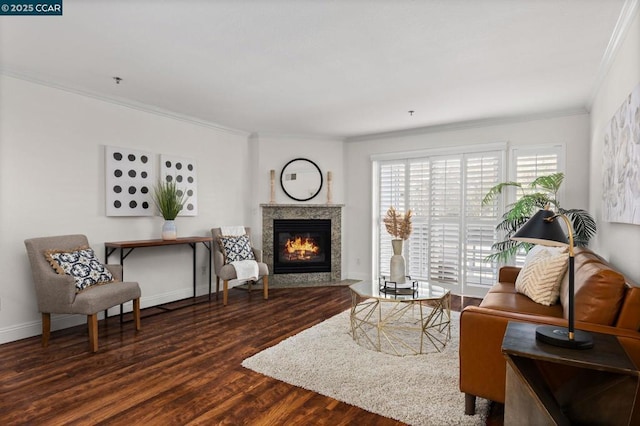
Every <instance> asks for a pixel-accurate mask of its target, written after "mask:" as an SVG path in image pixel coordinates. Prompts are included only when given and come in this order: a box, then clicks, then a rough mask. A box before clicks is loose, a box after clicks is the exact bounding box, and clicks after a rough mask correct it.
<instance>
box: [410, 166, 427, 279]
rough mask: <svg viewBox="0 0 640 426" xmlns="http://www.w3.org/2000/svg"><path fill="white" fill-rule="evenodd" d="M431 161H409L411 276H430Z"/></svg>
mask: <svg viewBox="0 0 640 426" xmlns="http://www.w3.org/2000/svg"><path fill="white" fill-rule="evenodd" d="M429 188H430V162H429V160H428V159H418V160H413V161H411V162H410V163H409V208H410V209H411V211H412V213H413V219H412V223H413V232H412V233H411V236H410V237H409V240H408V241H407V242H408V247H407V249H408V250H407V252H408V254H407V256H408V257H407V271H408V272H407V273H408V275H409V276H411V277H416V278H418V277H428V276H429V217H430V215H429V207H430V204H431V203H430V197H429Z"/></svg>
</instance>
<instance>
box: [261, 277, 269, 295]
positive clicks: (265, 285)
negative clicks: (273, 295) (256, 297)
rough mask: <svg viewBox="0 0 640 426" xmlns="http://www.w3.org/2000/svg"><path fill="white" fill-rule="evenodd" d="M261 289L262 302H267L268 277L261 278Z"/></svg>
mask: <svg viewBox="0 0 640 426" xmlns="http://www.w3.org/2000/svg"><path fill="white" fill-rule="evenodd" d="M262 288H263V290H262V292H263V296H264V300H267V299H268V298H269V275H265V276H264V277H262Z"/></svg>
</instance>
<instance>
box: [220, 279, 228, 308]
mask: <svg viewBox="0 0 640 426" xmlns="http://www.w3.org/2000/svg"><path fill="white" fill-rule="evenodd" d="M228 293H229V281H227V280H223V281H222V304H223V305H224V306H227V296H228Z"/></svg>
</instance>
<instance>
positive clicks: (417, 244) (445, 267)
mask: <svg viewBox="0 0 640 426" xmlns="http://www.w3.org/2000/svg"><path fill="white" fill-rule="evenodd" d="M505 153H506V146H500V147H498V146H497V145H494V149H493V150H490V149H487V150H486V151H482V150H478V152H467V153H464V152H457V153H450V154H446V153H445V154H443V153H442V151H441V152H437V154H435V153H434V155H425V156H417V155H416V156H414V157H411V158H401V159H393V160H386V159H385V160H380V161H377V165H378V168H377V170H378V172H379V182H378V184H379V189H378V190H379V194H377V195H378V200H379V203H380V204H379V205H378V206H377V208H376V210H377V214H378V215H379V221H378V225H379V228H378V235H377V238H378V247H379V252H378V271H379V274H380V276H388V274H389V262H390V259H391V256H392V250H391V236H389V234H388V233H387V232H386V228H385V226H384V223H383V221H382V220H383V218H384V215H385V214H386V212H387V209H388V208H389V206H394V207H395V208H396V209H397V210H398V211H399V212H401V213H403V214H404V212H405V211H406V210H407V209H411V210H412V212H413V218H412V224H413V232H412V234H411V236H410V238H409V239H408V240H407V241H406V243H405V244H404V255H405V259H406V263H407V274H408V275H409V276H411V278H412V279H417V280H423V281H429V282H432V283H434V284H442V285H444V286H446V287H448V288H450V289H455V290H456V291H462V293H461V294H473V295H480V296H482V295H484V293H485V292H486V289H487V288H488V287H490V286H491V285H493V284H494V283H495V282H496V280H497V267H496V265H495V264H492V263H485V262H484V259H485V258H486V257H487V256H488V255H489V254H491V246H492V244H493V243H494V242H495V241H497V235H496V232H495V226H496V224H497V223H498V222H499V218H500V216H501V213H502V212H501V210H500V205H499V204H498V202H497V201H496V202H495V203H493V204H491V205H488V206H483V205H482V199H483V197H484V195H485V194H486V193H487V192H488V191H489V189H490V188H491V187H493V186H495V185H496V184H497V183H498V182H501V181H503V180H505V179H504V175H505V172H504V169H505V164H504V158H505ZM374 161H375V160H374Z"/></svg>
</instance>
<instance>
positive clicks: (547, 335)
mask: <svg viewBox="0 0 640 426" xmlns="http://www.w3.org/2000/svg"><path fill="white" fill-rule="evenodd" d="M536 340H539V341H541V342H544V343H548V344H550V345H554V346H560V347H563V348H569V349H589V348H592V347H593V338H592V337H591V334H589V333H587V332H586V331H581V330H575V331H574V332H573V339H569V330H568V329H567V328H566V327H556V326H553V325H541V326H539V327H537V328H536Z"/></svg>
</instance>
